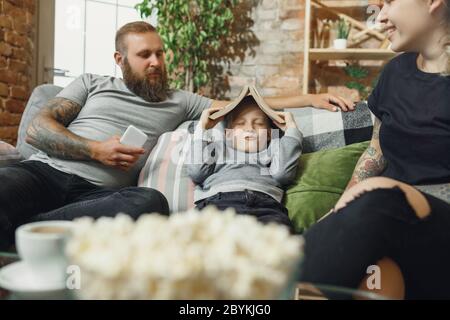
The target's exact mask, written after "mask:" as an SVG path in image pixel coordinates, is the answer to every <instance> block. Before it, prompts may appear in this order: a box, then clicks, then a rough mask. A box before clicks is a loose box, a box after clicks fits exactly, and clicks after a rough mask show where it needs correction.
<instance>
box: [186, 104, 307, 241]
mask: <svg viewBox="0 0 450 320" xmlns="http://www.w3.org/2000/svg"><path fill="white" fill-rule="evenodd" d="M216 111H218V109H213V108H212V109H208V110H205V111H204V112H203V114H202V116H201V118H200V121H199V124H198V126H197V128H196V130H195V133H194V137H193V139H192V142H191V146H190V147H191V149H190V153H189V155H190V161H189V162H187V163H186V166H187V170H188V174H189V176H190V177H191V178H192V180H193V181H194V183H195V184H196V185H197V186H196V190H195V196H194V200H195V204H196V206H197V209H199V210H201V209H203V208H204V207H206V206H209V205H214V206H216V207H217V208H218V209H220V210H225V209H227V208H234V209H235V210H236V212H237V213H240V214H249V215H254V216H255V217H256V218H257V219H258V220H259V221H260V222H262V223H269V222H274V223H279V224H282V225H285V226H287V227H288V228H289V230H290V231H291V232H293V233H294V228H293V225H292V223H291V221H290V219H289V217H288V212H287V209H286V208H285V207H284V206H283V205H282V204H281V202H282V199H283V195H284V190H283V187H285V186H288V185H289V184H290V183H291V182H292V180H293V179H294V178H295V175H296V170H297V164H298V158H299V157H300V154H301V151H302V139H303V136H302V133H301V132H300V131H299V129H298V128H297V125H296V123H295V120H294V119H293V116H292V114H291V113H288V112H278V114H279V115H280V116H281V117H282V118H283V119H284V120H285V123H284V124H281V123H278V122H275V121H274V122H272V120H270V119H269V118H268V117H267V115H266V114H265V113H264V112H263V111H262V110H261V109H260V108H259V107H258V105H257V104H256V102H255V101H254V100H253V98H252V97H246V98H245V99H243V101H242V102H241V103H240V104H239V106H237V107H236V108H235V109H234V110H233V111H232V112H231V113H230V114H229V115H227V116H226V117H225V121H224V122H225V123H223V122H222V121H223V120H224V117H222V118H219V119H217V120H214V121H213V120H211V119H210V118H209V116H210V115H211V114H213V113H214V112H216ZM219 122H222V123H221V124H222V125H225V130H223V129H222V130H220V129H214V130H209V129H212V128H213V127H215V126H216V124H218V123H219ZM273 124H274V125H275V126H274V125H273ZM276 127H278V128H280V129H281V130H282V131H284V135H283V137H281V138H279V137H277V135H278V134H279V133H280V132H279V129H278V128H277V129H274V128H276ZM211 131H213V133H214V138H215V139H214V140H213V141H211V139H210V138H208V137H207V135H208V133H212V132H211ZM218 132H219V134H217V133H218ZM224 133H225V134H224ZM278 136H279V135H278Z"/></svg>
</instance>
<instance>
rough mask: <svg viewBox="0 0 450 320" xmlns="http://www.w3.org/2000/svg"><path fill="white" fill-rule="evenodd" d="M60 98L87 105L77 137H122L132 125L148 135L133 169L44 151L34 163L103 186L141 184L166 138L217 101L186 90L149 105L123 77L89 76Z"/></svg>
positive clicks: (72, 127) (75, 127)
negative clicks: (152, 154) (142, 175)
mask: <svg viewBox="0 0 450 320" xmlns="http://www.w3.org/2000/svg"><path fill="white" fill-rule="evenodd" d="M57 97H59V98H65V99H68V100H71V101H73V102H75V103H78V104H79V105H80V106H82V108H81V111H80V113H79V114H78V116H77V117H76V119H75V120H74V121H73V122H72V123H71V124H70V125H69V126H68V129H69V130H70V131H71V132H73V133H74V134H76V135H78V136H80V137H83V138H86V139H90V140H96V141H105V140H108V139H109V138H111V137H112V136H114V135H117V136H121V135H122V134H123V133H124V132H125V130H126V129H127V128H128V126H129V125H134V126H135V127H137V128H138V129H140V130H142V131H143V132H145V133H146V134H147V135H148V140H147V142H146V144H145V146H144V148H145V150H146V153H145V154H144V155H142V156H141V157H140V158H139V160H138V162H137V163H136V164H135V165H134V166H133V167H132V168H131V169H130V170H129V171H122V170H120V169H117V168H113V167H109V166H106V165H103V164H101V163H99V162H95V161H79V160H73V161H72V160H62V159H57V158H55V157H50V156H48V155H47V154H45V153H43V152H39V153H38V154H36V155H34V156H32V157H31V158H30V160H38V161H42V162H45V163H47V164H49V165H50V166H52V167H53V168H55V169H57V170H60V171H63V172H66V173H69V174H74V175H77V176H79V177H81V178H83V179H85V180H87V181H89V182H91V183H93V184H95V185H98V186H102V187H112V188H118V187H126V186H135V185H136V184H137V179H138V176H139V172H140V170H141V169H142V167H143V166H144V164H145V161H146V160H147V157H148V155H149V154H150V152H151V150H152V149H153V147H154V146H155V144H156V142H157V141H158V138H159V136H160V135H161V134H163V133H165V132H168V131H173V130H174V129H176V128H177V127H178V126H179V125H180V124H182V123H183V122H185V121H188V120H195V119H198V118H199V117H200V115H201V113H202V111H203V110H204V109H207V108H209V107H210V106H211V103H212V100H211V99H208V98H205V97H202V96H199V95H196V94H193V93H190V92H186V91H182V90H172V91H171V92H170V93H169V95H168V99H167V100H165V101H163V102H153V103H152V102H148V101H146V100H144V99H142V98H141V97H139V96H137V95H135V94H134V93H133V92H131V91H130V90H129V89H128V88H127V86H126V85H125V83H124V82H123V80H122V79H119V78H114V77H107V76H97V75H92V74H84V75H82V76H80V77H79V78H77V79H76V80H75V81H73V82H72V83H71V84H69V85H68V86H67V87H66V88H65V89H63V90H62V91H61V92H60V93H59V94H58V95H57Z"/></svg>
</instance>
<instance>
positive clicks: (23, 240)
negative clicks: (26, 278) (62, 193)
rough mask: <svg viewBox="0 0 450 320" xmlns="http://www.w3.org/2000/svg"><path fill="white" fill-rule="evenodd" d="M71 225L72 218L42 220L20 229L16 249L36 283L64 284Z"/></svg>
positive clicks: (17, 232) (17, 233)
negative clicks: (65, 219) (67, 243)
mask: <svg viewBox="0 0 450 320" xmlns="http://www.w3.org/2000/svg"><path fill="white" fill-rule="evenodd" d="M72 227H73V222H71V221H43V222H34V223H28V224H25V225H22V226H20V227H19V228H17V230H16V247H17V252H18V254H19V256H20V258H21V259H22V261H23V262H24V263H25V265H26V266H27V269H28V270H29V272H30V275H31V276H32V279H33V281H34V282H35V284H36V285H49V284H57V283H64V281H65V278H66V269H67V259H66V256H65V252H64V251H65V246H66V242H67V240H68V238H69V237H70V234H71V230H72Z"/></svg>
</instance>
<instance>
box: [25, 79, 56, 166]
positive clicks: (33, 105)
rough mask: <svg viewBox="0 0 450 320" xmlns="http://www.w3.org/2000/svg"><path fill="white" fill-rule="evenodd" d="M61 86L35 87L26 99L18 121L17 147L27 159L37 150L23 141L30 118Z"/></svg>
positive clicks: (45, 85) (46, 85) (31, 118)
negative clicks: (20, 118) (26, 101)
mask: <svg viewBox="0 0 450 320" xmlns="http://www.w3.org/2000/svg"><path fill="white" fill-rule="evenodd" d="M61 90H62V88H61V87H58V86H54V85H50V84H44V85H41V86H38V87H36V88H35V89H34V90H33V93H32V94H31V97H30V99H29V100H28V103H27V106H26V108H25V111H24V113H23V115H22V120H21V121H20V126H19V132H18V138H17V149H18V150H19V152H20V154H21V155H22V157H23V158H25V159H28V158H29V157H30V156H31V155H32V154H35V153H37V152H38V150H37V149H36V148H34V147H32V146H31V145H29V144H28V143H26V142H25V137H26V133H27V129H28V126H29V125H30V122H31V120H33V118H34V117H35V116H36V114H37V113H38V112H39V110H40V109H41V108H42V107H43V106H44V105H45V104H46V103H47V102H48V101H49V100H50V99H53V98H54V97H55V96H56V95H57V94H58V93H59V92H60V91H61Z"/></svg>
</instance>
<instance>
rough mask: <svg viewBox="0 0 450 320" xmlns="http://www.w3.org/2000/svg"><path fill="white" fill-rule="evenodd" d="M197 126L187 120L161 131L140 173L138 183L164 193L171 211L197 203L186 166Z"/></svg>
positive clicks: (184, 208) (187, 208)
mask: <svg viewBox="0 0 450 320" xmlns="http://www.w3.org/2000/svg"><path fill="white" fill-rule="evenodd" d="M194 126H195V122H194V121H188V122H185V123H183V124H182V125H181V126H180V127H179V128H177V129H176V130H175V131H172V132H166V133H164V134H163V135H161V137H160V138H159V139H158V143H157V144H156V145H155V147H154V148H153V150H152V152H151V153H150V156H149V157H148V159H147V162H146V163H145V165H144V167H143V168H142V171H141V173H140V175H139V180H138V181H139V182H138V186H139V187H148V188H153V189H156V190H159V191H160V192H161V193H162V194H164V195H165V197H166V198H167V201H168V203H169V208H170V212H183V211H186V210H189V209H191V208H192V207H194V183H193V182H192V180H191V179H190V178H189V176H188V174H187V171H186V168H185V166H184V160H185V156H186V151H187V149H186V148H187V146H188V145H187V143H186V142H187V138H188V136H189V132H191V133H192V132H193V128H194Z"/></svg>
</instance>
